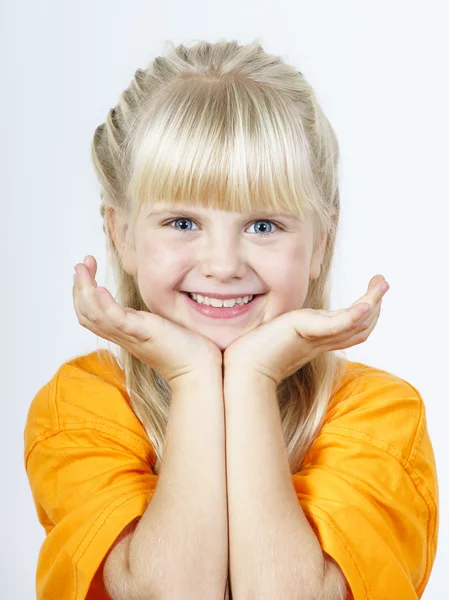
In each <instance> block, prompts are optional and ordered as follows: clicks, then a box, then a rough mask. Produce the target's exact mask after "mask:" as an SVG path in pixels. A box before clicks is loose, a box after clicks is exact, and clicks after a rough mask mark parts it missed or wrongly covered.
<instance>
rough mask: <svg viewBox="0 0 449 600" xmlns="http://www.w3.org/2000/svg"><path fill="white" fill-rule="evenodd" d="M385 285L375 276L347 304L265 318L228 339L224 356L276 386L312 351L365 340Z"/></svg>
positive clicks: (231, 363)
mask: <svg viewBox="0 0 449 600" xmlns="http://www.w3.org/2000/svg"><path fill="white" fill-rule="evenodd" d="M383 285H388V284H386V282H385V279H384V278H383V277H382V276H379V275H376V276H375V277H373V278H372V279H371V281H370V283H369V285H368V292H367V293H366V294H365V295H364V296H362V297H361V298H359V299H358V300H357V301H356V302H354V304H351V306H350V307H349V308H344V309H340V310H334V311H327V310H314V309H311V308H305V309H298V310H293V311H290V312H287V313H284V314H282V315H280V316H279V317H276V318H275V319H273V320H272V321H270V322H269V323H264V324H263V325H260V326H259V327H257V328H256V329H253V330H252V331H250V332H249V333H247V334H245V335H243V336H241V337H240V338H237V339H236V340H235V341H234V342H232V344H230V345H229V346H228V347H227V348H226V350H225V352H224V357H223V362H224V369H225V371H226V370H227V369H229V368H230V367H233V368H234V367H236V368H238V369H243V370H245V372H247V371H248V369H250V370H251V369H252V370H254V371H256V372H257V373H259V374H261V375H264V376H266V377H268V378H270V379H272V380H273V381H274V382H275V383H276V385H278V384H279V383H280V382H281V381H282V380H283V379H284V378H285V377H288V376H289V375H291V374H292V373H294V372H295V371H297V370H298V369H300V368H301V367H302V366H303V365H305V364H307V363H308V362H309V361H311V360H312V359H313V358H315V357H316V356H318V355H320V354H322V353H324V352H329V351H331V350H339V349H341V348H349V347H350V346H355V345H357V344H360V343H361V342H364V341H365V340H366V339H367V338H368V336H369V335H370V333H371V331H372V330H373V329H374V327H375V326H376V323H377V320H378V318H379V314H380V308H381V302H382V298H383V296H384V294H385V293H386V291H388V289H387V290H385V292H383V291H382V290H381V288H382V286H383Z"/></svg>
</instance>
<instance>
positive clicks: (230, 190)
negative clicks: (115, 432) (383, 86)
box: [92, 40, 347, 473]
mask: <svg viewBox="0 0 449 600" xmlns="http://www.w3.org/2000/svg"><path fill="white" fill-rule="evenodd" d="M92 158H93V163H94V167H95V170H96V172H97V175H98V178H99V180H100V183H101V189H102V192H101V195H102V204H101V215H102V217H103V231H104V233H105V235H106V242H107V252H108V262H109V264H110V265H111V266H112V269H113V272H114V277H115V280H116V284H117V295H116V300H117V302H119V303H120V304H121V305H122V306H129V307H132V308H134V309H137V310H147V311H148V308H147V306H146V305H145V304H144V302H143V300H142V298H141V295H140V292H139V288H138V285H137V279H136V278H135V277H133V276H130V275H129V274H128V273H127V272H126V271H125V270H124V269H123V266H122V264H121V259H120V255H119V253H118V252H117V249H116V247H115V244H114V241H113V239H112V236H111V232H110V228H109V221H108V218H107V217H106V218H105V215H107V211H108V208H109V207H113V208H114V209H116V210H118V211H119V212H120V213H121V214H123V215H125V216H126V218H127V220H128V223H129V231H130V233H131V237H132V236H133V232H134V225H135V221H136V218H137V215H138V213H139V210H140V208H141V206H142V204H144V203H146V202H158V201H165V200H167V199H168V200H170V201H171V202H173V203H177V202H181V203H183V204H186V203H187V204H193V205H195V204H199V205H202V206H204V207H212V208H215V209H218V210H230V211H236V212H248V213H254V212H256V211H259V210H261V209H266V208H268V209H275V210H279V212H282V211H284V210H287V211H296V212H297V213H299V214H300V216H301V215H302V216H303V217H307V216H308V215H311V216H312V217H313V223H314V239H315V247H316V244H318V243H319V240H320V237H321V233H322V232H323V231H326V232H327V236H328V238H327V247H326V249H325V253H324V258H323V262H322V266H321V272H320V276H319V277H318V278H317V279H314V280H311V281H310V282H309V289H308V294H307V297H306V300H305V302H304V305H303V308H313V309H326V310H329V309H330V307H329V291H330V290H329V273H330V267H331V263H332V258H333V254H334V246H335V237H336V232H337V226H338V219H339V213H340V201H339V187H338V161H339V147H338V143H337V139H336V135H335V133H334V130H333V128H332V126H331V125H330V123H329V121H328V119H327V118H326V116H325V115H324V113H323V111H322V110H321V108H320V106H319V104H318V102H317V100H316V97H315V94H314V92H313V89H312V87H311V86H310V84H309V83H307V81H306V80H305V78H304V77H303V75H302V73H301V72H299V71H297V70H296V68H294V67H293V66H290V65H288V64H286V63H285V62H284V60H283V59H282V58H281V57H277V56H274V55H272V54H267V53H266V52H265V51H264V50H263V48H262V46H261V44H260V42H259V41H257V40H256V41H254V42H253V43H251V44H248V45H240V44H238V43H237V42H236V41H235V40H232V41H219V42H217V43H209V42H206V41H200V42H197V43H195V44H194V45H192V46H190V47H188V46H186V45H183V44H181V45H179V46H175V45H174V44H173V42H170V41H169V42H167V53H166V56H158V57H156V58H155V59H154V61H153V62H152V63H151V64H150V65H149V67H148V68H147V69H145V70H141V69H138V70H137V71H136V73H135V75H134V79H133V80H132V82H131V83H130V85H129V87H128V89H126V90H125V91H124V92H123V93H122V95H121V97H120V100H119V102H118V104H117V106H115V107H114V108H111V110H110V111H109V113H108V116H107V118H106V122H105V123H102V124H101V125H99V126H98V127H97V129H96V130H95V134H94V138H93V142H92ZM119 353H120V358H119V359H118V361H119V364H120V368H121V370H122V373H123V374H124V376H125V382H126V387H127V391H128V394H129V398H130V402H131V406H132V408H133V410H134V412H135V414H136V416H137V417H138V418H139V420H140V422H141V423H142V425H143V426H144V428H145V430H146V432H147V435H148V438H149V440H150V442H151V444H152V446H153V449H154V451H155V455H156V457H157V462H156V465H157V464H159V465H160V463H161V462H162V454H163V449H164V442H165V432H166V427H167V422H168V412H169V408H170V402H171V390H170V388H169V386H168V384H167V381H166V380H165V379H164V377H162V375H161V374H160V373H159V372H157V371H156V370H155V369H153V368H152V367H151V366H149V365H148V364H145V363H144V362H142V361H141V360H139V359H138V358H136V357H135V356H134V355H132V354H130V353H129V352H127V351H126V350H125V349H123V348H121V347H120V349H119ZM100 356H101V359H102V360H104V359H106V360H107V361H108V362H109V361H110V359H109V358H108V357H109V354H108V353H100ZM346 364H347V359H345V358H342V357H339V356H337V355H336V354H335V353H334V352H327V353H325V354H322V355H320V356H319V357H317V358H315V359H313V360H312V361H310V362H309V363H308V364H306V365H304V366H303V367H302V368H301V369H299V370H298V371H297V372H295V373H293V374H292V375H290V376H289V377H287V378H286V379H284V380H283V381H282V382H281V383H280V384H279V386H278V389H277V393H278V401H279V410H280V415H281V419H282V430H283V434H284V440H285V445H286V449H287V454H288V460H289V465H290V469H291V472H292V473H294V472H296V471H298V470H299V468H300V466H301V464H302V461H303V459H304V457H305V456H306V454H307V452H308V450H309V448H310V446H311V444H312V443H313V441H314V439H315V438H316V436H317V435H318V433H319V431H320V429H321V427H322V425H323V424H324V418H325V416H326V411H327V407H328V403H329V400H330V398H331V397H332V395H333V394H334V393H336V391H337V388H338V386H339V384H340V383H341V381H342V379H343V375H344V372H345V368H346ZM111 365H114V363H113V362H112V361H110V362H109V366H111ZM116 372H117V371H116Z"/></svg>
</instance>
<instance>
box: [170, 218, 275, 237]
mask: <svg viewBox="0 0 449 600" xmlns="http://www.w3.org/2000/svg"><path fill="white" fill-rule="evenodd" d="M176 221H190V222H191V223H194V221H193V219H188V218H187V217H176V218H174V219H171V221H167V222H166V223H164V225H171V224H172V223H175V222H176ZM257 223H271V225H274V226H275V227H277V228H279V229H280V230H281V231H283V230H284V227H283V226H282V225H281V224H280V223H276V222H275V221H270V220H268V219H259V220H258V221H253V222H252V223H251V225H250V227H252V226H253V225H254V224H257ZM174 229H176V230H177V231H181V232H182V233H187V232H188V231H191V229H182V230H179V229H177V228H176V227H175V228H174ZM275 233H276V231H269V232H268V233H264V232H262V233H261V234H260V236H259V237H269V236H270V235H274V234H275Z"/></svg>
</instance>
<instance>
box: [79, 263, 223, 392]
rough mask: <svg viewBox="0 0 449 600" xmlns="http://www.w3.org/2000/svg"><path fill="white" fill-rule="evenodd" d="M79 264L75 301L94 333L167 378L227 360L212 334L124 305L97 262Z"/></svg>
mask: <svg viewBox="0 0 449 600" xmlns="http://www.w3.org/2000/svg"><path fill="white" fill-rule="evenodd" d="M85 260H86V261H87V262H86V264H84V263H79V264H77V265H76V266H75V271H76V274H75V275H74V276H73V303H74V307H75V312H76V315H77V317H78V321H79V323H80V324H81V325H82V326H83V327H85V328H87V329H90V331H92V332H93V333H94V334H95V335H99V336H100V337H102V338H104V339H106V340H109V341H111V342H114V343H115V344H118V345H119V346H121V347H122V348H125V350H128V351H129V352H131V353H132V354H133V355H134V356H137V358H140V360H142V361H144V362H146V363H147V364H149V365H151V366H152V367H154V368H155V369H156V370H157V371H159V372H160V373H161V374H162V375H163V376H164V377H165V379H166V380H167V382H168V384H169V385H170V386H171V384H172V383H173V382H174V380H175V379H177V378H179V377H186V376H194V375H197V374H201V373H204V369H205V368H206V369H207V368H208V367H209V366H210V365H213V366H214V367H217V365H218V366H221V365H222V353H221V351H220V350H219V348H218V347H217V346H216V345H215V344H214V343H213V342H212V341H211V340H209V339H208V338H206V337H204V336H202V335H200V334H198V333H195V332H193V331H190V330H189V329H187V328H185V327H181V326H180V325H177V324H176V323H172V322H171V321H169V320H168V319H164V318H163V317H161V316H159V315H156V314H154V313H150V312H147V311H141V310H135V309H133V308H129V307H122V306H120V304H118V303H117V302H116V301H115V300H114V298H113V297H112V295H111V294H110V292H109V291H108V290H107V289H106V288H104V287H98V285H97V282H96V281H95V275H96V272H97V262H96V260H95V258H94V257H92V256H87V257H86V259H85Z"/></svg>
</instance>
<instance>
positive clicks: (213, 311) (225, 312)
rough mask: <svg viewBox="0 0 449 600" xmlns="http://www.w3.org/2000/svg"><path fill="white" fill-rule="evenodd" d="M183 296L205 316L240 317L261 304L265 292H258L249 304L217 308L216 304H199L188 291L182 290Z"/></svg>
mask: <svg viewBox="0 0 449 600" xmlns="http://www.w3.org/2000/svg"><path fill="white" fill-rule="evenodd" d="M181 293H182V295H183V296H185V298H186V300H187V302H188V303H189V304H190V306H192V308H194V309H195V310H196V311H197V312H199V313H200V314H202V315H204V316H205V317H210V318H212V319H232V318H235V317H240V316H242V315H244V314H246V313H248V312H249V311H250V310H252V309H253V308H256V305H258V304H259V302H260V300H261V298H263V296H264V295H265V294H257V295H256V296H255V297H254V298H253V300H251V302H249V303H248V304H241V305H240V306H239V305H238V304H236V305H235V306H234V307H233V308H217V307H215V306H207V305H206V304H198V302H195V300H192V298H190V297H189V294H188V293H187V292H181ZM231 298H235V296H231Z"/></svg>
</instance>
